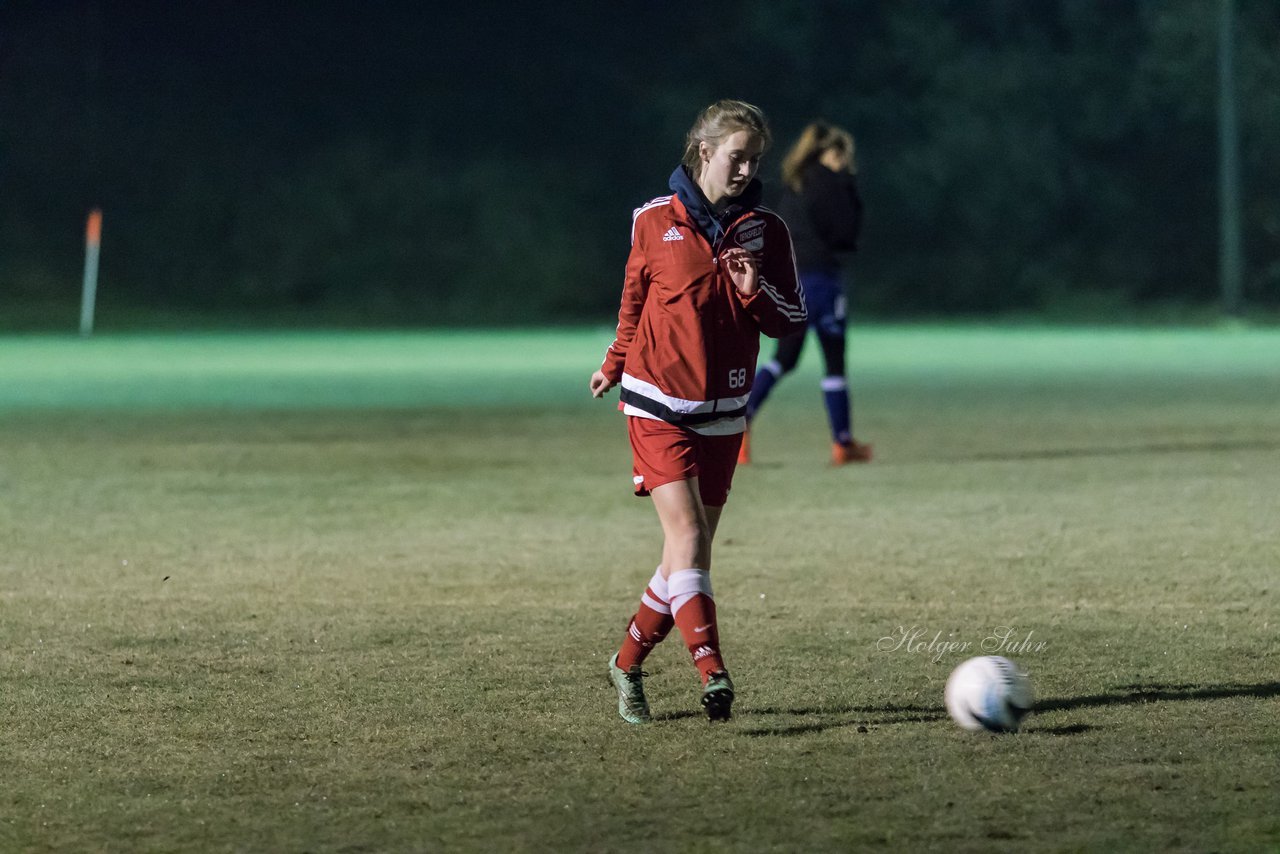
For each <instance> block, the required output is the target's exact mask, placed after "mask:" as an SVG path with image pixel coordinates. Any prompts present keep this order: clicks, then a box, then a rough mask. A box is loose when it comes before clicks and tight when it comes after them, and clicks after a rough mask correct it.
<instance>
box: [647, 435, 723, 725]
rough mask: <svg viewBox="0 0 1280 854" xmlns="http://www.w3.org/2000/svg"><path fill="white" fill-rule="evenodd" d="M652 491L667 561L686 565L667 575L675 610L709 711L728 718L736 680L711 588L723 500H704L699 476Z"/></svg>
mask: <svg viewBox="0 0 1280 854" xmlns="http://www.w3.org/2000/svg"><path fill="white" fill-rule="evenodd" d="M734 452H735V453H736V447H735V448H734ZM650 492H651V494H652V496H653V504H654V507H655V508H656V509H657V511H658V518H659V520H661V522H662V529H663V533H664V535H665V540H664V543H663V552H662V562H663V566H664V568H666V567H681V568H680V569H673V570H672V571H671V572H670V573H669V574H668V575H667V593H668V595H669V596H670V597H671V613H672V616H673V618H674V619H675V624H676V626H677V627H678V628H679V629H680V634H681V635H682V636H683V638H684V642H685V646H686V647H688V649H689V654H690V655H691V656H692V657H693V663H694V666H695V667H697V668H698V672H699V674H701V676H702V684H703V696H702V703H703V706H704V707H706V709H707V714H708V717H710V718H711V719H712V720H727V719H728V717H729V710H730V707H731V705H732V703H733V685H732V682H730V681H729V678H728V673H727V671H726V669H725V665H724V659H723V657H722V655H721V652H720V630H719V626H718V625H717V621H716V604H715V594H714V593H713V591H712V589H711V540H712V537H713V536H714V533H715V528H716V526H717V525H718V524H719V520H720V513H721V510H722V506H707V505H704V504H703V502H702V497H701V493H700V491H699V488H698V478H693V479H692V480H682V481H676V482H674V483H668V484H664V485H662V486H658V487H655V488H654V489H652V490H650Z"/></svg>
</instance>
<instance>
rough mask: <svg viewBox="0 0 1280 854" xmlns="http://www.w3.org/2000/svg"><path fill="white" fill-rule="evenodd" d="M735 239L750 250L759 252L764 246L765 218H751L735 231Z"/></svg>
mask: <svg viewBox="0 0 1280 854" xmlns="http://www.w3.org/2000/svg"><path fill="white" fill-rule="evenodd" d="M733 239H734V241H735V242H736V243H737V244H738V245H739V246H741V247H742V248H743V249H745V250H747V251H748V252H759V251H760V250H761V249H763V248H764V220H762V219H749V220H747V221H746V222H744V223H743V224H742V225H740V226H738V230H737V231H736V232H734V235H733Z"/></svg>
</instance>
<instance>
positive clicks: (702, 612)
mask: <svg viewBox="0 0 1280 854" xmlns="http://www.w3.org/2000/svg"><path fill="white" fill-rule="evenodd" d="M667 585H668V586H667V590H668V592H669V593H670V595H671V609H672V612H673V613H674V615H675V622H676V625H677V626H678V627H679V628H680V634H681V635H682V636H683V637H684V643H685V646H687V647H688V648H689V654H690V655H692V656H693V664H694V666H695V667H697V668H698V672H699V673H701V674H702V681H703V683H704V684H705V683H706V681H707V679H708V677H710V676H711V674H712V673H716V672H719V671H723V670H724V669H725V666H724V659H723V658H722V657H721V655H720V631H719V629H718V628H717V626H716V601H715V599H713V598H712V595H711V575H710V574H709V573H707V572H706V571H705V570H701V569H685V570H681V571H680V572H673V573H672V574H671V577H670V578H668V579H667Z"/></svg>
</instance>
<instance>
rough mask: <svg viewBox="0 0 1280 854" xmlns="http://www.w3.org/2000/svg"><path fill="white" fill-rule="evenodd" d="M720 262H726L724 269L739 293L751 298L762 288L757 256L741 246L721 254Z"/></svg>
mask: <svg viewBox="0 0 1280 854" xmlns="http://www.w3.org/2000/svg"><path fill="white" fill-rule="evenodd" d="M720 260H721V261H723V262H724V269H725V271H726V272H727V273H728V274H729V279H730V280H731V281H732V282H733V286H734V287H735V288H737V289H738V293H740V294H742V295H743V296H744V297H749V296H751V295H752V294H754V293H755V292H756V289H757V288H759V287H760V268H759V267H758V266H757V264H756V256H755V255H752V254H751V253H750V252H748V251H747V250H745V249H743V248H742V247H741V246H735V247H733V248H732V249H726V250H725V251H724V252H721V253H720Z"/></svg>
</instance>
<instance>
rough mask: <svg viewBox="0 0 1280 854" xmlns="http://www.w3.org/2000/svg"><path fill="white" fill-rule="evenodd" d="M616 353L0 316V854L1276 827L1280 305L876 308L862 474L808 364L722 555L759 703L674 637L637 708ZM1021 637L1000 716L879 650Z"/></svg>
mask: <svg viewBox="0 0 1280 854" xmlns="http://www.w3.org/2000/svg"><path fill="white" fill-rule="evenodd" d="M610 337H611V331H610V330H587V331H571V332H556V333H552V332H504V333H491V334H490V333H450V334H440V333H433V334H374V333H368V334H353V335H336V334H324V335H322V334H289V335H253V334H243V335H231V336H218V335H201V336H190V337H181V336H160V335H152V336H121V337H102V338H99V339H94V340H90V341H79V340H76V339H73V338H54V337H38V336H32V337H10V338H5V339H0V413H2V414H0V494H3V497H4V500H3V502H0V543H3V544H4V549H3V551H0V625H3V627H4V639H5V643H4V645H3V655H2V657H0V662H2V663H3V668H2V669H0V674H3V682H0V715H2V716H3V718H2V719H3V720H4V722H5V727H4V730H3V741H2V742H0V743H2V744H3V750H2V751H0V763H3V764H2V766H0V767H3V771H4V774H5V780H6V789H5V794H4V796H3V802H2V803H3V807H4V808H3V809H2V810H0V850H5V851H9V850H21V851H28V850H32V851H68V850H120V851H134V850H138V851H172V850H199V851H245V850H247V851H279V850H287V851H303V850H308V851H387V850H396V851H400V850H423V851H441V850H447V851H456V850H476V851H493V850H520V851H524V850H528V851H550V850H555V851H603V850H607V851H615V850H617V851H621V850H628V851H631V850H677V851H684V850H695V849H697V850H703V849H705V850H713V851H715V850H724V851H730V850H737V851H752V852H755V851H822V850H837V851H845V850H864V849H879V850H893V851H898V850H937V851H989V850H997V851H1029V850H1053V851H1063V850H1066V851H1076V850H1098V851H1112V850H1134V849H1138V850H1153V851H1154V850H1160V851H1164V850H1192V851H1200V850H1215V851H1257V850H1269V849H1274V848H1275V847H1276V846H1277V845H1280V819H1278V818H1277V816H1278V815H1280V801H1278V800H1277V795H1276V792H1277V791H1280V770H1277V765H1276V762H1275V756H1276V755H1277V753H1278V752H1280V730H1278V729H1277V728H1276V726H1275V720H1276V714H1277V712H1278V711H1280V676H1277V673H1280V642H1278V639H1277V623H1278V619H1280V613H1278V611H1280V609H1278V608H1277V603H1276V601H1275V600H1276V597H1277V595H1280V591H1278V590H1277V589H1276V581H1275V579H1276V569H1277V567H1276V560H1277V552H1276V534H1275V531H1276V523H1275V519H1276V517H1277V507H1278V505H1277V499H1276V496H1277V495H1280V463H1278V462H1277V460H1278V456H1277V452H1278V451H1280V372H1277V370H1276V367H1277V364H1280V360H1278V358H1277V357H1278V356H1280V332H1277V331H1273V330H1265V329H1254V330H1222V331H1213V330H1166V331H1155V330H1147V331H1136V330H1123V329H1110V330H1089V329H1078V330H1070V329H1068V330H1045V329H1022V330H1020V329H1012V328H1009V329H990V328H976V327H974V328H946V327H927V328H925V327H888V328H876V329H869V330H860V331H858V332H857V333H855V336H854V338H853V340H852V355H851V361H852V364H853V367H854V370H853V377H854V381H853V382H854V389H855V392H856V395H857V398H856V406H857V426H858V433H859V434H860V436H861V437H862V438H864V439H866V440H869V441H872V442H874V443H875V445H876V452H877V461H876V462H875V463H873V464H872V465H870V466H864V467H858V468H856V469H845V470H832V469H829V468H827V467H826V466H825V465H824V462H825V458H826V438H825V435H824V426H823V423H822V413H821V404H820V402H819V396H818V391H817V388H816V379H817V366H816V361H817V360H816V359H815V358H814V357H815V356H816V353H813V352H810V353H808V354H806V362H805V363H804V365H803V367H802V371H801V372H800V375H798V376H796V377H794V378H791V379H789V380H788V381H787V382H785V383H784V384H783V385H782V386H781V387H780V389H779V391H778V393H777V397H776V398H775V400H774V401H773V402H772V403H771V405H770V407H769V408H768V409H766V411H765V414H764V416H763V417H762V419H761V420H760V422H759V424H758V426H757V429H756V431H755V437H754V443H755V451H756V456H757V463H756V465H754V466H752V467H750V468H748V469H743V470H742V471H740V472H739V475H738V478H737V479H736V481H735V486H734V493H733V498H732V500H731V502H730V506H729V508H728V510H727V511H726V514H725V517H724V522H723V525H722V528H721V535H720V540H719V542H718V544H717V552H716V576H717V581H716V593H717V601H718V603H719V609H720V616H721V623H722V634H723V636H724V640H725V645H726V654H727V658H728V662H729V664H730V666H731V668H732V669H733V671H734V676H735V681H736V682H737V683H738V686H739V689H740V694H741V699H740V702H739V704H738V707H737V708H736V712H737V714H736V717H735V720H733V721H732V722H730V723H729V724H727V725H724V726H719V727H711V726H709V725H708V724H707V723H706V722H705V721H704V720H703V719H701V718H699V717H698V716H697V714H696V712H697V695H696V684H695V676H694V671H693V669H692V667H691V666H690V665H689V664H688V661H687V653H685V652H684V651H683V649H681V648H680V646H679V644H678V636H673V637H672V639H671V640H670V641H668V643H667V644H665V645H664V648H661V649H659V650H658V651H657V652H656V653H655V654H654V656H653V657H652V658H651V659H650V663H649V665H648V669H649V670H650V671H651V672H652V674H653V675H652V677H651V679H650V696H651V699H652V701H653V704H654V709H655V713H656V714H657V716H658V721H657V723H656V724H655V725H654V726H651V727H648V728H639V729H635V728H629V727H627V726H626V725H624V724H622V723H621V722H620V721H619V720H617V719H616V714H615V711H614V699H613V697H612V696H611V694H610V689H609V688H608V686H607V684H606V682H605V678H604V675H603V668H604V662H605V660H606V659H607V657H608V655H609V654H610V653H611V652H612V651H613V649H614V648H615V647H616V644H617V642H618V641H619V640H620V638H621V634H622V631H623V628H624V625H625V621H626V618H627V617H628V615H629V614H630V610H631V608H632V607H633V606H634V603H635V601H636V599H637V598H638V595H639V593H640V591H641V589H642V587H643V585H644V583H645V581H646V580H647V579H648V577H649V575H650V574H651V573H652V570H653V566H654V565H655V563H656V561H657V555H658V546H659V538H658V529H657V524H656V521H655V520H654V518H653V514H652V510H651V508H650V507H649V506H648V505H647V502H644V501H641V500H638V499H635V498H632V497H630V495H629V486H630V470H629V454H628V451H627V448H626V437H625V430H624V427H623V424H622V419H621V416H620V415H619V414H618V413H617V412H616V410H615V408H614V400H616V398H614V399H613V400H611V401H609V402H601V401H592V400H590V399H589V398H588V397H587V394H586V391H585V388H586V379H587V377H588V375H589V374H590V372H591V370H592V369H594V367H595V366H596V365H597V364H598V363H599V359H600V355H601V352H602V350H603V348H604V346H605V345H606V344H607V343H608V340H609V338H610ZM1000 626H1007V627H1011V628H1013V629H1014V630H1015V632H1016V634H1015V637H1016V638H1024V637H1026V636H1027V635H1030V636H1031V639H1032V641H1034V642H1040V643H1043V644H1044V646H1043V648H1040V649H1038V650H1037V649H1034V648H1031V649H1028V650H1026V651H1024V652H1022V653H1021V654H1018V655H1015V656H1014V657H1015V658H1018V659H1019V660H1020V661H1021V662H1022V663H1023V664H1024V665H1025V666H1026V667H1027V668H1028V669H1029V670H1030V672H1031V673H1032V676H1033V679H1034V680H1035V684H1036V688H1037V691H1038V694H1039V696H1040V698H1041V704H1040V711H1039V712H1038V713H1037V714H1035V715H1033V716H1032V717H1031V718H1030V719H1029V721H1028V723H1027V725H1026V727H1025V729H1024V731H1023V732H1022V733H1020V734H1018V735H1016V736H1012V737H987V736H981V737H978V736H973V735H971V734H968V733H964V732H962V731H960V730H959V729H958V728H956V727H954V726H953V725H952V724H951V723H950V722H949V721H948V720H947V719H946V717H945V714H944V713H943V712H942V709H941V697H942V685H943V683H944V681H945V679H946V675H947V673H948V672H949V671H950V669H951V667H953V666H954V665H955V664H957V663H958V662H959V661H960V660H961V659H962V658H963V657H964V655H966V654H968V653H960V652H949V653H944V654H942V655H937V654H936V653H934V652H931V651H929V650H922V649H917V650H916V651H912V652H908V651H906V650H903V649H898V650H890V651H886V650H884V649H882V648H881V647H883V646H885V645H886V644H882V643H880V641H881V639H882V638H886V637H888V638H896V637H900V635H901V633H902V632H904V631H908V632H909V631H912V630H913V629H919V630H921V631H922V632H923V634H922V636H921V637H922V638H924V639H926V640H927V639H932V638H933V637H934V636H935V635H937V636H938V637H940V639H942V640H949V641H952V642H955V643H969V644H970V645H971V650H972V651H974V652H976V651H981V649H980V647H981V644H982V641H983V640H984V639H985V638H988V637H990V636H991V635H993V634H994V633H995V632H996V631H997V628H998V627H1000ZM890 645H891V644H890Z"/></svg>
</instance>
